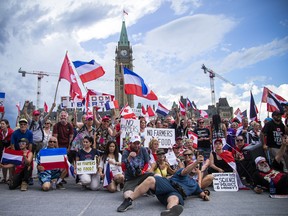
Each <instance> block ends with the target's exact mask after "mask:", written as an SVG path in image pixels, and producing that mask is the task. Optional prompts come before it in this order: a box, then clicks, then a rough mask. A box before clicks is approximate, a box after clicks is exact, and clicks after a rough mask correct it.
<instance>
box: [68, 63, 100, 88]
mask: <svg viewBox="0 0 288 216" xmlns="http://www.w3.org/2000/svg"><path fill="white" fill-rule="evenodd" d="M73 65H74V67H75V69H76V71H77V73H78V75H79V77H80V79H81V81H82V82H83V83H86V82H89V81H92V80H95V79H97V78H99V77H101V76H103V75H104V74H105V71H104V69H103V67H102V66H101V65H99V64H98V63H97V62H95V60H91V61H90V62H84V61H73Z"/></svg>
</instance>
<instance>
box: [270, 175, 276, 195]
mask: <svg viewBox="0 0 288 216" xmlns="http://www.w3.org/2000/svg"><path fill="white" fill-rule="evenodd" d="M269 190H270V195H275V194H276V188H275V185H274V182H273V181H272V179H271V180H270V187H269Z"/></svg>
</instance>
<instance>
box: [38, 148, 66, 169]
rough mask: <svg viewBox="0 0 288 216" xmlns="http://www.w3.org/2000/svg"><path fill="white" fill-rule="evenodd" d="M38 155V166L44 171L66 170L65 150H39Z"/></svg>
mask: <svg viewBox="0 0 288 216" xmlns="http://www.w3.org/2000/svg"><path fill="white" fill-rule="evenodd" d="M39 154H40V164H41V166H43V167H44V169H45V170H52V169H60V168H61V169H67V160H66V158H65V157H66V155H67V149H66V148H49V149H48V148H47V149H41V150H40V152H39Z"/></svg>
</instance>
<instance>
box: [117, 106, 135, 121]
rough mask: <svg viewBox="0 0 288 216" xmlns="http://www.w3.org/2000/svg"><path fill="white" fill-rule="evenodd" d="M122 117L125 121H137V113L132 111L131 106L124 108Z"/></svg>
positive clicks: (121, 113)
mask: <svg viewBox="0 0 288 216" xmlns="http://www.w3.org/2000/svg"><path fill="white" fill-rule="evenodd" d="M120 115H121V116H122V117H123V118H124V119H131V118H132V119H137V116H136V115H135V113H134V112H133V111H132V108H131V107H130V106H129V105H126V106H125V107H123V109H122V110H121V112H120Z"/></svg>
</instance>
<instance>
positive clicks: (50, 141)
mask: <svg viewBox="0 0 288 216" xmlns="http://www.w3.org/2000/svg"><path fill="white" fill-rule="evenodd" d="M49 143H57V141H53V140H49Z"/></svg>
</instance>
